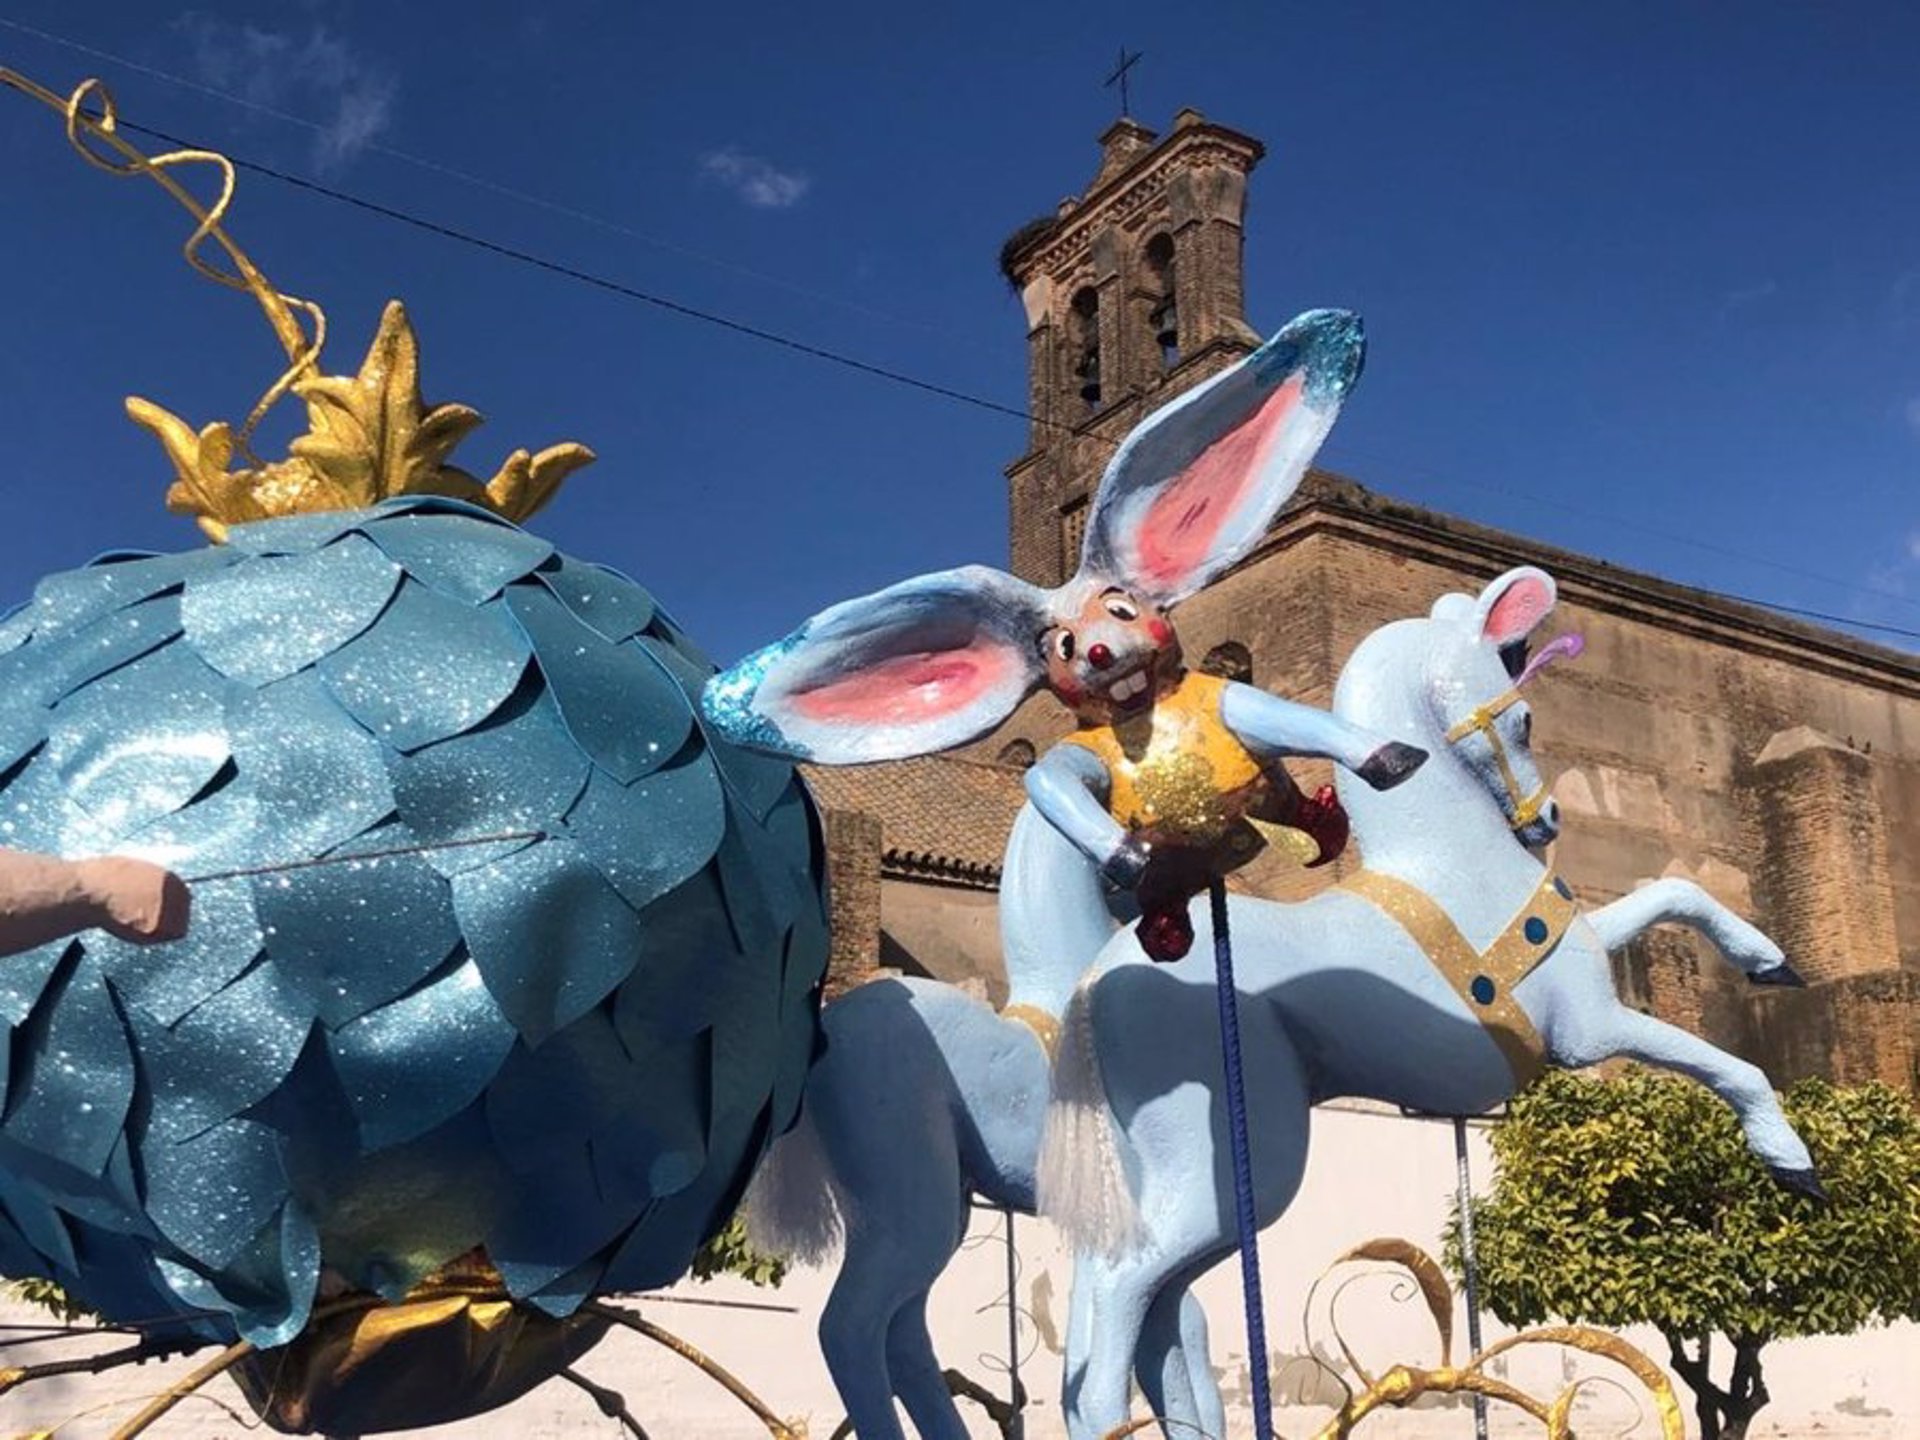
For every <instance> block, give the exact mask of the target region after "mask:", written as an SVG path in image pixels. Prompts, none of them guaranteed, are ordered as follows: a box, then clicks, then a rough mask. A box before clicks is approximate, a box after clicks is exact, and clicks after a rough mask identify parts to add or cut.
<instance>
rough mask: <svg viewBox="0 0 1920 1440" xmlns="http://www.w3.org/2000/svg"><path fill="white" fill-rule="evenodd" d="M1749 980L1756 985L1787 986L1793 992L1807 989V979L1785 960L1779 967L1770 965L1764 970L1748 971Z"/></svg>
mask: <svg viewBox="0 0 1920 1440" xmlns="http://www.w3.org/2000/svg"><path fill="white" fill-rule="evenodd" d="M1747 980H1748V981H1749V982H1750V983H1751V984H1754V985H1785V986H1787V987H1788V988H1789V989H1792V990H1804V989H1806V988H1807V977H1806V976H1804V975H1802V974H1801V973H1800V972H1799V971H1798V970H1796V969H1794V968H1793V966H1792V964H1790V963H1789V962H1788V961H1785V960H1782V961H1781V962H1780V963H1779V964H1778V965H1769V966H1768V967H1767V968H1766V969H1764V970H1750V971H1748V972H1747Z"/></svg>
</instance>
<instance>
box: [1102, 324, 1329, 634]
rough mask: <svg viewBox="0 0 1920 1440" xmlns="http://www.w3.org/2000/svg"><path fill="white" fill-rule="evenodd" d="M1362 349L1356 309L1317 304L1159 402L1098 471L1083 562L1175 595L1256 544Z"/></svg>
mask: <svg viewBox="0 0 1920 1440" xmlns="http://www.w3.org/2000/svg"><path fill="white" fill-rule="evenodd" d="M1365 353H1366V340H1365V338H1364V336H1363V335H1362V333H1361V328H1360V317H1359V316H1358V315H1355V314H1353V313H1352V312H1351V311H1347V310H1310V311H1308V312H1307V313H1306V314H1304V315H1302V316H1299V317H1298V318H1297V319H1295V320H1293V321H1291V322H1289V323H1288V325H1287V327H1286V328H1285V329H1284V330H1282V331H1281V332H1280V333H1279V334H1278V335H1276V336H1274V337H1273V338H1272V339H1271V340H1269V341H1267V343H1266V344H1264V345H1262V346H1261V347H1260V348H1259V349H1258V350H1256V351H1255V352H1254V353H1253V354H1251V355H1249V356H1248V357H1247V358H1246V359H1245V360H1242V361H1241V362H1240V363H1239V364H1238V365H1235V366H1234V367H1233V368H1232V369H1231V370H1227V371H1224V372H1222V373H1221V374H1219V375H1217V376H1215V377H1214V378H1213V379H1212V380H1209V381H1208V382H1207V383H1206V384H1204V385H1201V386H1199V387H1198V388H1196V389H1194V390H1190V391H1188V392H1187V393H1186V394H1185V395H1182V396H1181V397H1180V398H1179V399H1178V400H1175V401H1174V402H1173V403H1172V404H1170V405H1166V406H1163V407H1162V408H1160V409H1159V410H1156V411H1154V413H1153V414H1151V415H1149V416H1148V417H1147V418H1146V419H1145V420H1144V421H1142V422H1141V423H1140V425H1139V427H1138V428H1137V429H1135V430H1134V432H1133V433H1132V434H1131V435H1129V436H1128V437H1127V439H1126V442H1125V443H1124V444H1123V445H1121V447H1120V449H1119V451H1118V452H1117V453H1116V454H1115V455H1114V457H1113V461H1112V463H1111V464H1109V465H1108V466H1107V473H1106V475H1105V476H1104V477H1103V478H1102V479H1101V481H1100V491H1099V493H1098V494H1097V495H1096V496H1095V497H1094V501H1093V510H1092V513H1091V514H1090V515H1089V516H1088V519H1087V538H1086V545H1085V548H1084V549H1083V550H1082V552H1081V557H1080V569H1081V572H1082V573H1083V574H1098V575H1104V576H1109V577H1111V578H1112V579H1114V580H1116V581H1118V582H1119V583H1120V584H1123V585H1125V586H1127V587H1128V588H1129V589H1133V590H1137V591H1139V592H1142V593H1144V594H1147V595H1150V596H1152V597H1153V598H1155V599H1156V600H1158V601H1160V602H1161V603H1162V604H1171V603H1172V602H1173V601H1175V600H1178V599H1181V598H1182V597H1184V596H1187V595H1190V594H1192V593H1193V592H1194V591H1195V590H1198V589H1199V588H1200V587H1201V586H1202V585H1204V584H1206V583H1207V581H1208V580H1210V579H1212V578H1213V577H1214V576H1215V575H1217V574H1219V573H1220V572H1221V571H1222V570H1224V569H1226V567H1227V566H1229V565H1231V564H1233V562H1234V561H1236V560H1238V559H1239V558H1240V557H1241V556H1243V555H1245V554H1246V553H1247V552H1248V551H1250V550H1251V549H1253V547H1254V546H1255V545H1257V544H1258V543H1259V541H1260V537H1261V535H1263V534H1264V533H1265V532H1266V528H1267V526H1268V525H1270V524H1271V523H1273V517H1274V516H1275V515H1277V514H1279V513H1280V507H1281V506H1282V505H1284V504H1286V503H1287V497H1288V496H1290V495H1291V494H1293V491H1294V487H1295V486H1296V485H1298V484H1299V483H1300V477H1301V476H1302V475H1304V474H1305V473H1306V470H1307V466H1308V464H1309V463H1311V461H1312V460H1313V456H1314V452H1315V451H1316V450H1318V449H1319V448H1320V442H1321V441H1322V440H1324V439H1326V436H1327V431H1328V430H1329V429H1331V428H1332V426H1333V419H1334V416H1336V415H1337V414H1339V413H1340V402H1341V401H1342V400H1344V399H1345V398H1346V394H1347V392H1348V391H1349V390H1351V389H1352V388H1353V383H1354V381H1355V380H1357V379H1358V378H1359V376H1360V365H1361V361H1362V359H1363V357H1364V355H1365Z"/></svg>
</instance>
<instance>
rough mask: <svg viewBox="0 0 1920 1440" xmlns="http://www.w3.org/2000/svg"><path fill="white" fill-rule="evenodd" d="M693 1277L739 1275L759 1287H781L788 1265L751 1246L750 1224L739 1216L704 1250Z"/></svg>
mask: <svg viewBox="0 0 1920 1440" xmlns="http://www.w3.org/2000/svg"><path fill="white" fill-rule="evenodd" d="M690 1273H691V1274H692V1275H693V1278H694V1279H696V1280H711V1279H713V1277H714V1276H716V1275H738V1276H740V1277H741V1278H742V1279H743V1280H747V1281H749V1282H751V1283H752V1284H755V1285H778V1284H779V1283H780V1282H781V1281H782V1280H784V1279H786V1277H787V1262H786V1261H784V1260H781V1259H779V1258H777V1257H775V1256H772V1255H763V1254H761V1253H760V1252H759V1251H758V1250H756V1249H754V1248H753V1247H752V1246H751V1245H749V1244H748V1243H747V1222H746V1221H745V1220H743V1219H741V1218H740V1217H739V1216H738V1215H735V1216H734V1217H733V1219H731V1220H729V1221H728V1222H727V1228H726V1229H724V1230H722V1231H721V1232H720V1233H719V1234H718V1235H715V1236H714V1237H713V1238H712V1239H711V1240H709V1241H707V1243H706V1244H704V1245H702V1246H701V1247H700V1250H699V1252H698V1253H697V1254H696V1255H695V1256H694V1257H693V1269H692V1271H691V1272H690Z"/></svg>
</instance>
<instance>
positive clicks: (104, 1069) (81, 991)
mask: <svg viewBox="0 0 1920 1440" xmlns="http://www.w3.org/2000/svg"><path fill="white" fill-rule="evenodd" d="M16 1045H17V1049H18V1053H17V1054H16V1056H15V1057H14V1058H15V1060H16V1062H17V1064H16V1071H17V1073H16V1074H15V1077H14V1081H15V1094H14V1096H13V1100H12V1103H11V1104H10V1105H9V1106H8V1110H7V1118H6V1122H5V1124H4V1126H0V1129H4V1131H5V1133H6V1136H7V1138H8V1139H9V1140H11V1141H13V1142H14V1143H15V1144H18V1145H22V1146H25V1147H26V1148H27V1149H29V1150H35V1151H38V1152H39V1153H40V1154H42V1155H46V1156H50V1157H51V1158H53V1159H55V1160H58V1161H60V1162H61V1163H63V1164H66V1165H70V1166H72V1167H73V1168H74V1169H75V1170H78V1171H79V1172H80V1173H81V1174H82V1175H98V1174H99V1173H100V1172H101V1171H102V1170H104V1169H105V1168H106V1164H107V1157H108V1156H110V1155H111V1154H112V1153H113V1147H114V1144H115V1142H116V1141H118V1139H119V1138H120V1127H121V1125H122V1124H123V1123H124V1122H125V1120H126V1116H127V1107H128V1105H129V1104H131V1103H132V1100H133V1081H134V1070H133V1053H132V1050H131V1049H130V1047H129V1046H128V1043H127V1032H126V1027H125V1026H124V1025H123V1024H122V1023H121V1020H120V1015H119V1012H118V1011H116V1010H115V1009H114V1006H113V1000H112V998H111V997H110V996H109V995H108V993H107V987H106V983H105V979H104V977H103V976H102V975H101V973H100V966H99V964H98V963H97V962H96V961H94V960H92V959H91V958H89V957H87V956H85V955H82V956H81V958H80V959H79V961H78V962H77V963H74V964H73V965H72V966H71V968H70V969H68V970H66V971H64V972H63V974H62V975H61V976H60V977H56V979H55V980H54V982H53V987H51V988H50V989H49V991H48V994H47V996H46V997H45V1003H44V1004H43V1005H41V1006H40V1007H38V1008H37V1009H36V1011H35V1013H34V1015H33V1017H32V1018H31V1019H30V1020H29V1021H28V1022H27V1023H26V1024H25V1025H23V1026H21V1027H20V1032H19V1034H18V1035H17V1036H16Z"/></svg>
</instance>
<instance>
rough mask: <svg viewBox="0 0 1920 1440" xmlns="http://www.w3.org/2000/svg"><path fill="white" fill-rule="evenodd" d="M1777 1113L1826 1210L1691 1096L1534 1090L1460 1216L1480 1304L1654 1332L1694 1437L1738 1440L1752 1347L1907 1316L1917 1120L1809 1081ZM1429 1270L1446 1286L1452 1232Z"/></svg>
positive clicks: (1756, 1366)
mask: <svg viewBox="0 0 1920 1440" xmlns="http://www.w3.org/2000/svg"><path fill="white" fill-rule="evenodd" d="M1784 1104H1785V1107H1786V1111H1787V1115H1788V1117H1789V1118H1790V1119H1791V1120H1792V1121H1793V1124H1794V1128H1795V1129H1796V1130H1798V1131H1799V1132H1800V1135H1801V1137H1802V1138H1803V1139H1804V1140H1805V1141H1806V1142H1807V1147H1808V1149H1810V1150H1811V1151H1812V1152H1813V1158H1814V1163H1815V1164H1816V1165H1817V1166H1818V1167H1819V1173H1820V1178H1821V1181H1822V1183H1823V1184H1824V1185H1825V1187H1826V1189H1827V1192H1828V1194H1829V1196H1830V1197H1831V1198H1830V1200H1829V1201H1827V1202H1825V1203H1822V1202H1820V1201H1818V1200H1814V1199H1811V1198H1809V1197H1807V1196H1805V1195H1801V1194H1798V1193H1796V1192H1792V1191H1788V1190H1785V1189H1783V1188H1781V1187H1780V1186H1779V1185H1778V1184H1776V1183H1775V1182H1774V1181H1773V1180H1772V1178H1771V1177H1770V1176H1769V1175H1768V1174H1767V1171H1766V1169H1765V1167H1764V1166H1762V1165H1761V1164H1760V1162H1759V1161H1757V1160H1756V1159H1754V1157H1753V1155H1752V1153H1751V1152H1750V1151H1749V1150H1748V1149H1747V1148H1746V1144H1745V1142H1744V1140H1743V1139H1742V1138H1741V1134H1740V1129H1739V1126H1738V1125H1737V1124H1736V1123H1735V1121H1734V1118H1733V1114H1732V1112H1731V1111H1730V1110H1729V1109H1728V1108H1727V1107H1726V1106H1725V1105H1723V1104H1722V1103H1721V1102H1720V1101H1719V1100H1718V1099H1716V1098H1715V1097H1714V1096H1713V1095H1712V1094H1711V1093H1709V1092H1708V1091H1707V1090H1705V1089H1704V1088H1702V1087H1701V1086H1699V1085H1695V1084H1693V1083H1691V1082H1689V1081H1685V1080H1681V1079H1677V1078H1675V1077H1673V1076H1668V1075H1657V1074H1653V1073H1650V1072H1644V1071H1635V1072H1629V1073H1627V1074H1625V1075H1623V1076H1620V1077H1619V1078H1616V1079H1610V1080H1593V1079H1585V1078H1582V1077H1580V1076H1577V1075H1571V1074H1566V1073H1564V1072H1552V1073H1549V1074H1548V1075H1546V1076H1544V1077H1543V1078H1542V1079H1541V1080H1540V1081H1538V1082H1537V1083H1536V1084H1535V1085H1533V1086H1532V1087H1530V1088H1529V1089H1528V1090H1527V1091H1526V1092H1525V1093H1524V1094H1522V1095H1521V1096H1520V1097H1519V1098H1518V1099H1516V1100H1515V1101H1514V1104H1513V1111H1512V1117H1511V1118H1510V1119H1509V1120H1508V1121H1507V1122H1506V1123H1505V1124H1503V1125H1501V1126H1500V1127H1499V1128H1498V1129H1497V1130H1496V1131H1495V1132H1494V1135H1493V1153H1494V1160H1495V1162H1496V1165H1497V1174H1496V1176H1495V1179H1494V1183H1493V1187H1492V1190H1491V1192H1490V1193H1489V1194H1488V1195H1486V1196H1485V1197H1483V1198H1481V1199H1478V1200H1476V1201H1475V1202H1474V1206H1473V1226H1474V1239H1475V1245H1476V1249H1477V1250H1478V1252H1479V1260H1480V1293H1481V1296H1482V1298H1483V1300H1484V1301H1485V1303H1486V1305H1487V1307H1488V1308H1489V1309H1490V1310H1492V1311H1493V1313H1494V1314H1495V1315H1497V1316H1499V1317H1500V1319H1501V1320H1503V1321H1505V1322H1506V1323H1507V1324H1509V1325H1514V1326H1528V1325H1535V1324H1539V1323H1540V1322H1542V1321H1545V1320H1549V1319H1561V1320H1567V1321H1573V1322H1578V1323H1584V1324H1590V1325H1600V1326H1608V1327H1614V1326H1621V1325H1634V1324H1647V1325H1653V1326H1655V1327H1657V1328H1658V1329H1659V1330H1660V1332H1661V1334H1662V1335H1664V1336H1665V1337H1666V1341H1667V1345H1668V1349H1669V1351H1670V1352H1671V1354H1670V1358H1671V1364H1672V1366H1673V1369H1674V1371H1675V1373H1676V1374H1678V1375H1679V1376H1680V1378H1681V1379H1682V1380H1684V1381H1685V1382H1686V1383H1687V1385H1688V1386H1689V1387H1690V1388H1691V1389H1692V1390H1693V1392H1694V1397H1695V1413H1696V1414H1697V1415H1698V1416H1699V1421H1700V1430H1701V1435H1702V1436H1703V1437H1704V1440H1740V1437H1743V1436H1744V1435H1745V1434H1746V1432H1747V1427H1748V1425H1749V1424H1750V1423H1751V1421H1752V1419H1753V1416H1754V1415H1755V1413H1756V1412H1758V1411H1759V1410H1760V1408H1761V1407H1762V1406H1763V1405H1765V1404H1766V1403H1767V1399H1768V1396H1767V1387H1766V1384H1765V1381H1764V1380H1763V1379H1762V1376H1761V1368H1760V1352H1761V1350H1762V1348H1763V1347H1764V1346H1765V1345H1766V1344H1767V1343H1768V1342H1769V1341H1772V1340H1784V1339H1790V1338H1792V1337H1795V1336H1803V1335H1845V1334H1850V1333H1851V1332H1853V1331H1855V1330H1858V1329H1861V1328H1863V1327H1865V1326H1869V1325H1876V1324H1887V1323H1890V1322H1892V1321H1895V1320H1914V1319H1920V1112H1916V1110H1915V1107H1914V1105H1913V1102H1912V1101H1910V1100H1909V1099H1907V1097H1905V1096H1904V1095H1902V1094H1900V1093H1899V1092H1898V1091H1896V1090H1893V1089H1891V1088H1889V1087H1888V1086H1885V1085H1877V1084H1876V1085H1863V1086H1860V1087H1858V1088H1855V1089H1836V1088H1834V1087H1833V1086H1831V1085H1828V1084H1826V1083H1824V1082H1822V1081H1818V1080H1804V1081H1801V1082H1800V1083H1799V1084H1797V1085H1795V1086H1794V1087H1793V1088H1792V1089H1791V1090H1789V1091H1788V1092H1787V1093H1786V1095H1785V1097H1784ZM1447 1255H1448V1260H1449V1262H1450V1263H1451V1264H1452V1266H1453V1268H1454V1270H1455V1273H1458V1272H1459V1268H1460V1254H1459V1235H1458V1217H1456V1218H1455V1221H1454V1223H1453V1225H1452V1226H1450V1227H1449V1233H1448V1236H1447ZM1715 1334H1719V1335H1721V1336H1724V1337H1725V1338H1726V1340H1727V1342H1728V1343H1729V1344H1730V1346H1731V1348H1732V1355H1733V1360H1732V1367H1731V1371H1730V1373H1729V1375H1728V1378H1727V1380H1726V1383H1725V1384H1720V1383H1718V1382H1716V1381H1715V1379H1714V1378H1713V1374H1712V1365H1711V1362H1712V1359H1713V1353H1712V1344H1713V1336H1714V1335H1715Z"/></svg>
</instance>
